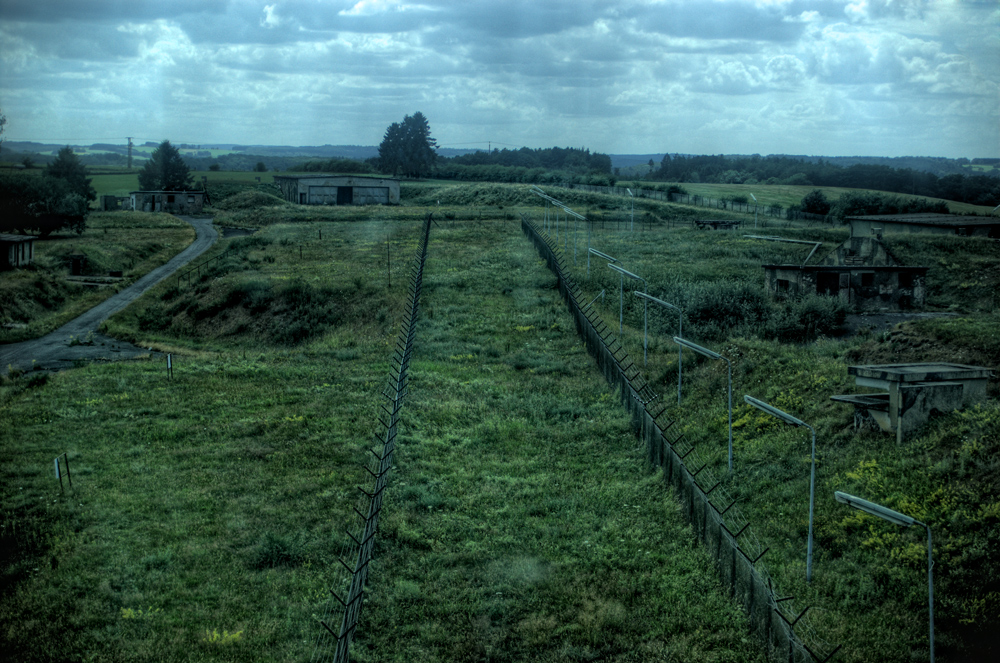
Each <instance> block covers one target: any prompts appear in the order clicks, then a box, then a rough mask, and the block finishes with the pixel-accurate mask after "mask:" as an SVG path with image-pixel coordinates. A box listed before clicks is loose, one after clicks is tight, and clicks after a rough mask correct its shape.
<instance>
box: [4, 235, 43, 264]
mask: <svg viewBox="0 0 1000 663" xmlns="http://www.w3.org/2000/svg"><path fill="white" fill-rule="evenodd" d="M34 257H35V241H34V238H30V239H27V238H24V237H19V238H17V239H15V240H12V241H8V240H3V239H0V270H8V269H14V268H15V267H25V266H26V265H29V264H31V261H32V259H34Z"/></svg>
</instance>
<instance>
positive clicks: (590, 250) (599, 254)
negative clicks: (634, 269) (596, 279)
mask: <svg viewBox="0 0 1000 663" xmlns="http://www.w3.org/2000/svg"><path fill="white" fill-rule="evenodd" d="M591 254H594V255H595V256H597V257H598V258H604V259H605V260H610V261H611V262H618V258H612V257H611V256H609V255H608V254H607V253H601V252H600V251H598V250H597V249H591V248H589V247H588V248H587V276H590V255H591Z"/></svg>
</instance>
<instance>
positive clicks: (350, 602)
mask: <svg viewBox="0 0 1000 663" xmlns="http://www.w3.org/2000/svg"><path fill="white" fill-rule="evenodd" d="M432 216H433V214H428V215H427V217H426V218H425V219H424V226H423V230H422V232H421V237H420V244H419V245H418V247H417V252H416V255H415V256H414V258H413V267H412V269H411V271H410V297H409V299H408V300H407V303H406V309H405V312H404V315H403V326H402V328H401V329H400V331H399V338H398V340H397V341H396V349H395V352H394V353H393V356H392V364H391V366H390V370H389V379H388V382H387V384H386V386H385V388H384V389H383V390H382V397H383V400H382V402H381V403H380V405H379V409H380V410H381V412H380V414H379V423H378V426H377V432H376V433H375V435H374V445H373V446H374V447H375V448H378V449H379V450H378V451H376V450H375V448H372V446H369V447H368V449H367V451H368V452H370V454H371V455H372V456H373V458H372V460H371V461H370V462H369V464H368V465H365V466H363V467H364V468H365V470H366V471H367V472H368V474H369V475H371V477H372V485H371V491H370V492H369V491H367V490H365V489H364V488H361V487H360V486H359V487H358V490H359V491H361V493H362V497H361V504H360V506H361V507H362V508H361V509H359V508H357V507H355V508H354V512H355V513H356V514H357V515H358V516H359V517H360V518H361V521H362V526H361V531H360V533H359V534H358V536H355V535H354V534H351V532H350V531H348V532H347V535H348V536H349V537H350V538H351V540H352V541H353V542H354V543H353V546H350V548H349V549H348V551H347V552H348V553H349V556H350V557H353V558H354V560H355V561H354V566H353V567H351V566H349V565H348V564H347V562H345V561H344V560H343V558H344V556H345V555H344V554H341V556H340V557H339V558H338V559H339V561H340V563H341V565H342V566H343V567H344V568H345V569H346V570H347V573H348V574H349V576H350V582H349V584H348V590H347V596H346V597H345V598H341V597H340V596H339V595H338V594H337V593H336V592H335V591H334V590H332V589H331V590H330V594H331V595H332V599H328V600H327V603H326V611H325V615H324V618H323V619H321V620H319V622H320V623H319V625H320V633H319V637H318V638H317V641H316V647H315V649H314V650H313V655H312V659H311V660H312V661H313V663H318V662H320V661H333V663H348V661H350V657H351V652H350V648H351V641H352V640H353V638H354V634H355V632H356V630H357V627H358V622H359V620H360V619H361V606H362V603H363V601H364V598H363V597H364V592H365V581H366V580H367V578H368V565H369V563H370V562H371V560H372V555H373V552H374V547H375V534H376V532H377V531H378V517H379V513H380V512H381V510H382V498H383V496H384V491H385V487H386V485H387V484H388V481H389V470H391V469H392V456H393V451H394V450H395V446H396V431H397V426H398V424H399V412H400V410H401V409H402V407H403V400H404V398H405V396H406V393H407V389H406V385H407V371H408V369H409V365H410V354H411V352H412V350H413V339H414V336H415V334H416V329H417V313H418V311H419V307H420V290H421V287H422V284H423V274H424V263H425V262H426V259H427V241H428V239H429V237H430V228H431V217H432ZM365 507H367V508H365ZM334 601H336V602H334ZM337 611H342V614H341V620H340V628H339V629H337V630H334V627H333V626H332V625H331V624H332V618H333V616H334V614H335V612H337Z"/></svg>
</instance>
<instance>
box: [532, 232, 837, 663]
mask: <svg viewBox="0 0 1000 663" xmlns="http://www.w3.org/2000/svg"><path fill="white" fill-rule="evenodd" d="M521 228H522V230H523V231H524V234H525V235H526V236H527V237H528V238H529V239H530V240H531V241H532V242H533V243H534V244H535V247H536V248H537V249H538V252H539V254H540V255H541V257H542V258H543V259H544V260H545V261H546V263H547V264H548V266H549V268H550V269H551V270H552V271H553V272H554V273H555V274H556V277H557V279H558V288H559V292H560V293H561V294H562V296H563V298H564V299H565V300H566V303H567V305H568V306H569V309H570V312H571V314H572V315H573V318H574V320H575V321H576V326H577V331H578V332H579V333H580V335H581V336H582V337H583V339H584V341H585V343H586V345H587V349H588V350H589V352H590V353H591V355H593V357H594V359H595V360H596V361H597V365H598V367H599V368H600V370H601V372H602V373H603V374H604V377H605V379H606V380H607V381H608V383H609V384H610V385H611V387H612V388H614V389H616V390H618V392H619V394H620V397H621V402H622V405H623V406H624V407H625V408H626V409H627V410H628V411H629V413H630V414H631V416H632V425H633V428H635V429H636V431H637V433H638V434H639V436H640V437H641V438H642V439H643V441H644V442H645V443H646V453H647V458H648V460H649V461H650V462H652V463H654V464H655V465H657V466H659V467H661V468H662V469H663V476H664V480H665V481H666V482H667V483H668V484H670V485H671V486H673V488H674V489H675V490H676V493H677V496H678V498H679V499H680V501H681V504H682V509H683V512H684V514H685V516H686V517H687V519H688V520H689V521H690V522H691V525H692V526H693V528H694V531H695V533H696V534H697V536H698V538H699V539H701V541H702V543H703V544H704V545H705V547H706V548H708V550H709V552H710V553H711V554H712V556H713V558H714V560H715V563H716V569H717V571H718V573H719V575H720V576H721V577H722V579H723V581H724V582H725V583H726V584H727V585H728V586H729V587H730V589H731V590H732V592H733V594H734V595H735V596H736V597H737V598H738V599H739V600H740V601H741V603H742V605H743V608H744V610H745V611H746V613H747V615H748V616H749V618H750V628H751V631H752V632H753V633H754V634H755V635H756V636H757V637H758V638H759V639H760V640H761V641H762V642H763V643H764V644H765V646H766V648H767V651H768V655H769V657H770V658H771V660H774V661H788V662H790V663H812V662H813V661H820V662H823V661H828V660H830V659H831V658H832V657H833V655H834V654H835V653H836V652H837V650H838V649H840V646H839V645H838V646H837V647H831V646H830V645H829V644H828V643H826V642H824V641H822V640H821V639H820V638H819V636H818V635H817V634H816V632H815V631H814V630H813V629H812V628H811V627H810V625H809V623H808V621H807V620H805V619H803V616H804V615H805V614H806V612H807V611H808V610H809V607H806V608H805V609H803V610H802V611H801V612H799V611H797V610H796V609H795V608H794V607H793V605H792V602H793V600H794V599H793V598H792V597H781V596H778V595H777V594H776V593H775V590H774V588H773V586H772V582H771V577H770V575H769V574H768V572H767V569H766V567H765V565H764V561H763V557H764V556H765V554H766V553H767V550H768V549H767V547H765V546H764V544H763V543H762V542H761V541H760V540H759V539H758V538H757V536H756V535H755V534H754V531H753V529H751V527H750V523H749V521H748V520H747V519H746V517H744V516H743V514H742V513H741V511H740V509H739V507H738V506H737V505H736V500H735V499H733V498H732V497H731V496H730V495H729V494H728V493H727V492H726V490H725V488H723V487H722V481H721V480H720V479H719V478H717V477H716V476H715V474H714V473H713V471H712V468H710V467H709V464H710V461H709V460H707V459H706V458H705V457H703V455H702V454H701V453H700V451H699V449H697V448H696V447H695V445H693V444H691V443H689V442H687V441H686V440H685V439H684V437H683V435H681V434H680V433H679V432H678V431H677V426H676V422H675V421H673V420H671V419H670V417H669V416H667V415H666V411H667V406H666V405H665V404H664V403H663V402H662V400H661V398H660V395H659V394H656V393H655V392H654V391H653V390H652V389H651V388H650V386H649V385H648V384H647V383H646V381H645V379H644V378H643V377H642V374H641V371H640V370H639V367H638V366H636V365H635V363H634V362H633V361H632V359H631V358H630V357H629V355H628V353H627V352H625V349H624V348H623V347H622V344H621V342H620V341H619V340H618V338H617V337H616V333H615V332H614V330H613V329H611V328H610V327H608V325H607V324H605V323H604V321H603V320H602V319H601V318H600V316H599V315H598V314H597V312H596V311H595V310H594V308H593V307H592V304H593V302H591V303H590V304H584V303H581V302H586V301H587V299H586V298H584V297H583V295H582V293H581V291H580V288H579V286H578V285H577V284H576V283H575V281H574V279H573V278H572V276H571V275H570V273H569V269H568V264H567V263H566V262H564V259H563V256H562V252H561V251H560V250H559V247H558V245H557V244H556V242H555V241H554V240H553V239H552V237H551V236H549V235H548V234H547V233H545V232H544V231H543V230H542V229H540V228H539V227H538V226H537V225H536V224H534V223H533V222H532V221H530V220H529V219H528V218H527V216H525V215H523V214H522V215H521Z"/></svg>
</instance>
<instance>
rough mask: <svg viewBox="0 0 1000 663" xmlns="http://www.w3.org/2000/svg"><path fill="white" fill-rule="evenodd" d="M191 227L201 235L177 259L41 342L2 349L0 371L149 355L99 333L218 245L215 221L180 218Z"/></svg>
mask: <svg viewBox="0 0 1000 663" xmlns="http://www.w3.org/2000/svg"><path fill="white" fill-rule="evenodd" d="M178 218H180V219H182V220H183V221H186V222H187V223H190V224H191V225H192V226H193V227H194V229H195V232H196V233H197V236H196V237H195V240H194V242H192V243H191V245H190V246H188V247H187V248H186V249H184V250H183V251H181V252H180V253H178V254H177V255H175V256H174V257H173V258H171V259H170V260H169V261H168V262H167V263H165V264H163V265H160V266H159V267H157V268H156V269H154V270H153V271H151V272H149V273H148V274H146V275H145V276H143V277H142V278H140V279H139V280H138V281H136V282H135V283H133V284H132V285H130V286H129V287H127V288H125V289H124V290H122V291H121V292H119V293H117V294H115V295H112V296H111V297H109V298H108V299H106V300H104V301H103V302H101V303H100V304H98V305H97V306H95V307H94V308H92V309H90V310H89V311H87V312H86V313H84V314H83V315H81V316H79V317H77V318H75V319H73V320H71V321H69V322H67V323H66V324H65V325H63V326H62V327H60V328H59V329H57V330H55V331H54V332H51V333H49V334H46V335H45V336H43V337H41V338H36V339H32V340H30V341H23V342H21V343H12V344H10V345H2V346H0V371H7V370H8V366H12V367H15V368H20V369H23V370H32V369H36V370H59V369H62V368H69V367H71V366H73V364H74V362H76V361H80V360H85V361H93V360H101V359H105V360H112V361H115V360H119V359H130V358H132V357H135V356H138V355H140V354H147V353H148V352H149V350H148V349H146V348H140V347H137V346H134V345H132V344H131V343H126V342H124V341H118V340H116V339H113V338H110V337H108V336H104V335H103V334H98V333H97V328H98V327H100V325H101V323H102V322H104V321H105V320H107V319H108V318H109V317H111V316H112V315H114V314H115V313H117V312H118V311H121V310H122V309H123V308H125V307H126V306H128V305H129V304H131V303H132V302H133V301H135V300H136V299H138V298H139V297H140V296H141V295H142V294H143V293H144V292H146V291H147V290H149V289H150V288H152V287H153V286H154V285H156V284H157V283H159V282H160V281H162V280H163V279H165V278H167V277H169V276H170V275H171V274H173V273H174V272H176V271H177V270H178V269H180V268H181V267H183V266H184V265H186V264H187V263H189V262H190V261H191V260H194V259H195V258H197V257H198V256H199V255H201V254H202V253H204V252H205V251H207V250H208V249H209V247H211V246H212V245H213V244H215V241H216V240H217V239H218V237H219V233H218V232H216V230H215V228H214V227H213V226H212V220H211V219H198V218H195V217H190V216H181V217H178ZM90 332H93V336H92V340H93V345H72V346H71V345H70V344H69V342H70V337H71V336H72V337H75V338H77V339H86V338H87V335H88V334H89V333H90Z"/></svg>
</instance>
